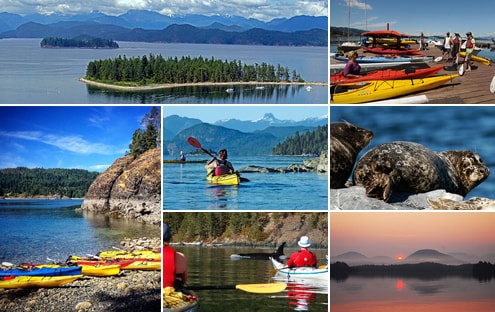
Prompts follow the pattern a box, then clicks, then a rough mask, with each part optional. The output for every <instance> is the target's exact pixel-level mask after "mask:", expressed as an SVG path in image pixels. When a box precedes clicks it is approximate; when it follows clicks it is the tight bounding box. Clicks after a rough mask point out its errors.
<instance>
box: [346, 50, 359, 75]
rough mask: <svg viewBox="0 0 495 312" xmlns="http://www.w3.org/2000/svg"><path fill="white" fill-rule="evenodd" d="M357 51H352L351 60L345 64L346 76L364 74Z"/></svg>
mask: <svg viewBox="0 0 495 312" xmlns="http://www.w3.org/2000/svg"><path fill="white" fill-rule="evenodd" d="M358 56H359V55H358V53H357V51H352V52H351V55H349V61H348V62H347V64H345V67H344V77H346V78H355V77H361V76H363V75H362V74H361V73H360V72H361V66H359V64H358V63H357V58H358Z"/></svg>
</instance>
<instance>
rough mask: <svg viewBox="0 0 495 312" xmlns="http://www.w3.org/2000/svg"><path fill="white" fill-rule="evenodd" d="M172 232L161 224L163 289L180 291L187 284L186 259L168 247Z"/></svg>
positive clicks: (165, 225)
mask: <svg viewBox="0 0 495 312" xmlns="http://www.w3.org/2000/svg"><path fill="white" fill-rule="evenodd" d="M171 239H172V232H171V231H170V228H169V227H168V225H167V224H166V223H164V224H163V249H162V279H163V288H165V287H174V288H175V289H182V288H183V287H184V285H185V284H186V282H187V259H186V256H184V254H183V253H181V252H178V251H175V249H173V248H172V247H170V240H171Z"/></svg>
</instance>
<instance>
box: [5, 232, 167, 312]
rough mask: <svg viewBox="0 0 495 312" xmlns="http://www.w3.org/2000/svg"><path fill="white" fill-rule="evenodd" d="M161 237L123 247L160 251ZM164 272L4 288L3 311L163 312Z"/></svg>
mask: <svg viewBox="0 0 495 312" xmlns="http://www.w3.org/2000/svg"><path fill="white" fill-rule="evenodd" d="M160 244H161V241H160V239H159V238H138V239H125V240H123V241H122V242H121V246H122V248H158V247H159V246H160ZM160 309H161V274H160V271H133V270H123V271H121V273H120V274H119V275H118V276H110V277H92V276H83V277H82V278H80V279H78V280H76V281H74V282H72V283H70V284H67V285H64V286H62V287H58V288H39V289H0V311H9V312H10V311H12V312H16V311H19V312H24V311H29V312H38V311H39V312H45V311H53V312H67V311H77V312H96V311H97V312H100V311H143V312H144V311H159V310H160Z"/></svg>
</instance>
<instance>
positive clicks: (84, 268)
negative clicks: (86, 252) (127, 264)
mask: <svg viewBox="0 0 495 312" xmlns="http://www.w3.org/2000/svg"><path fill="white" fill-rule="evenodd" d="M35 266H36V267H38V268H74V267H75V266H67V265H64V264H36V265H35ZM78 266H80V267H81V272H82V275H85V276H100V277H101V276H114V275H118V274H119V273H120V265H118V264H111V265H105V264H98V263H93V264H78Z"/></svg>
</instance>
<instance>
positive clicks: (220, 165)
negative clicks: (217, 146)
mask: <svg viewBox="0 0 495 312" xmlns="http://www.w3.org/2000/svg"><path fill="white" fill-rule="evenodd" d="M227 158H228V153H227V150H226V149H221V150H220V151H219V152H218V158H216V157H213V158H212V159H211V160H210V161H209V162H208V163H207V164H206V166H205V167H206V169H208V170H211V171H208V173H210V172H214V173H215V176H220V175H224V174H231V173H234V171H235V170H234V166H232V163H231V162H230V161H228V160H227Z"/></svg>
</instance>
